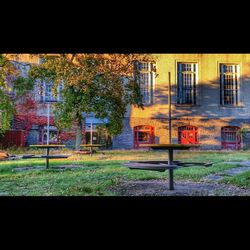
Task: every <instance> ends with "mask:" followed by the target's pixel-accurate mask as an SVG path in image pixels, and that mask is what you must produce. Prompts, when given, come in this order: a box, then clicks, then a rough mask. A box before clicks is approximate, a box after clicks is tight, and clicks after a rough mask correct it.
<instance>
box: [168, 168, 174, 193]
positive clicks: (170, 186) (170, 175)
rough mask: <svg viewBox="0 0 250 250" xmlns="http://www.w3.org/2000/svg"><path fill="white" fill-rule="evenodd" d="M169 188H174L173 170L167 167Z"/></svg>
mask: <svg viewBox="0 0 250 250" xmlns="http://www.w3.org/2000/svg"><path fill="white" fill-rule="evenodd" d="M169 190H174V170H173V169H169Z"/></svg>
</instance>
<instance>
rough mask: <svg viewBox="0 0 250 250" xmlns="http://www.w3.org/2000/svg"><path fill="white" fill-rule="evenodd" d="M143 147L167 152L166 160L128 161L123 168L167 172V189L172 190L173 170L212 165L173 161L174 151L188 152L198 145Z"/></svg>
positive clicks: (154, 145) (153, 145)
mask: <svg viewBox="0 0 250 250" xmlns="http://www.w3.org/2000/svg"><path fill="white" fill-rule="evenodd" d="M143 147H147V148H151V149H153V150H162V151H167V152H168V160H165V161H164V160H163V161H157V160H155V161H129V162H128V163H125V164H124V166H126V167H129V168H130V169H140V170H151V171H159V172H164V171H166V170H168V171H169V189H170V190H174V170H175V169H179V168H182V167H191V166H204V167H209V166H212V163H207V162H182V161H176V160H174V150H188V149H190V148H192V147H193V148H194V147H199V145H198V144H188V145H183V144H144V145H143Z"/></svg>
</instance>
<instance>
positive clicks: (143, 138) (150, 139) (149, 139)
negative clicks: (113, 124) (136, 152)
mask: <svg viewBox="0 0 250 250" xmlns="http://www.w3.org/2000/svg"><path fill="white" fill-rule="evenodd" d="M154 142H155V132H154V127H152V126H137V127H134V148H139V147H140V145H141V144H151V143H154Z"/></svg>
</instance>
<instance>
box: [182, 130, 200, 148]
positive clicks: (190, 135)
mask: <svg viewBox="0 0 250 250" xmlns="http://www.w3.org/2000/svg"><path fill="white" fill-rule="evenodd" d="M178 143H179V144H198V143H199V137H198V128H197V127H195V126H181V127H179V128H178Z"/></svg>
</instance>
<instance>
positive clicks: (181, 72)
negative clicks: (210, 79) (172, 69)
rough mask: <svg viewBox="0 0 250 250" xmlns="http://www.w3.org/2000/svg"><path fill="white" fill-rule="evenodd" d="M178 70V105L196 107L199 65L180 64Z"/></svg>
mask: <svg viewBox="0 0 250 250" xmlns="http://www.w3.org/2000/svg"><path fill="white" fill-rule="evenodd" d="M177 70H178V73H177V74H178V76H177V103H178V104H190V105H195V104H196V87H197V79H198V73H197V72H198V64H197V63H178V64H177Z"/></svg>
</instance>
